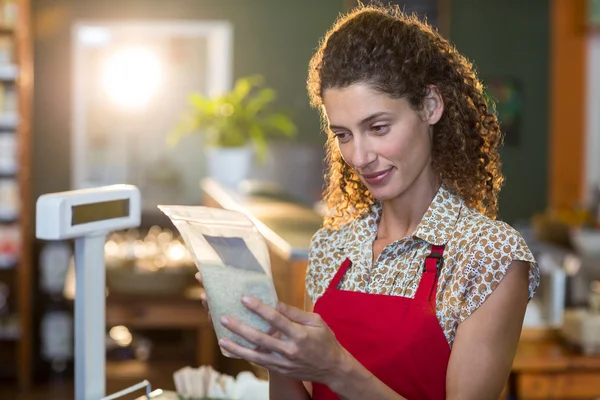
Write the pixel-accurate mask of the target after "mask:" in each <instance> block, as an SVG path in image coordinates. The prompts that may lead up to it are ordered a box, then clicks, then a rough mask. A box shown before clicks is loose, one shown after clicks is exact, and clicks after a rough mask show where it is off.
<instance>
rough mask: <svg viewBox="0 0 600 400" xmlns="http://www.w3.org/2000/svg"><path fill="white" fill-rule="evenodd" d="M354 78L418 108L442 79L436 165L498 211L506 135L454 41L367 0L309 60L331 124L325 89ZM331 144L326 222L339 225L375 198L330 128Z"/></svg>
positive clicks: (314, 93)
mask: <svg viewBox="0 0 600 400" xmlns="http://www.w3.org/2000/svg"><path fill="white" fill-rule="evenodd" d="M355 83H366V84H368V85H369V86H370V87H372V88H374V89H375V90H377V91H379V92H382V93H385V94H387V95H389V96H391V97H393V98H405V99H407V100H408V102H409V103H410V105H411V107H412V108H413V109H415V110H421V109H422V107H423V100H424V98H425V96H426V95H427V93H428V90H429V85H435V86H436V87H437V89H438V90H439V93H440V95H441V97H442V98H443V101H444V113H443V115H442V117H441V119H440V120H439V121H438V123H437V124H436V125H434V126H433V137H432V140H433V147H432V164H433V168H434V170H435V171H436V172H437V173H438V174H439V176H440V179H441V182H442V184H444V186H445V187H447V188H448V189H449V190H451V191H452V192H454V193H455V194H457V195H458V196H460V197H461V198H462V199H463V201H464V202H465V204H466V205H467V206H469V207H472V208H475V209H477V210H478V211H480V212H482V213H483V214H485V215H487V216H488V217H490V218H496V214H497V209H498V194H499V192H500V188H501V186H502V183H503V181H504V177H503V175H502V172H501V163H500V157H499V153H498V150H499V148H500V146H501V145H502V135H501V133H500V127H499V124H498V120H497V117H496V115H495V113H494V112H493V111H491V110H489V109H488V103H487V101H486V97H485V94H484V92H483V86H482V84H481V82H480V81H479V80H478V78H477V76H476V74H475V71H474V68H473V66H472V64H471V63H470V62H469V61H468V60H467V59H466V58H465V57H464V56H463V55H461V54H459V53H458V51H457V50H456V49H455V48H454V46H452V45H451V44H450V43H449V42H448V41H447V40H446V39H445V38H443V37H442V36H441V35H440V34H439V33H438V32H437V31H435V30H434V29H432V28H431V27H430V26H429V25H427V24H426V23H424V22H421V21H420V20H419V19H418V18H417V17H416V16H415V15H407V14H405V13H403V12H401V11H400V10H399V9H398V7H384V6H381V5H369V6H365V5H361V6H359V7H357V8H355V9H354V10H353V11H351V12H349V13H348V14H346V15H344V16H341V17H340V18H339V19H338V20H337V21H336V22H335V24H334V25H333V27H332V28H331V29H330V30H329V32H327V34H326V35H325V37H324V38H323V40H322V42H321V44H320V46H319V48H318V50H317V52H316V53H315V54H314V56H313V57H312V59H311V61H310V65H309V75H308V81H307V87H308V92H309V96H310V100H311V105H312V106H313V107H317V108H319V109H320V110H321V115H322V117H323V124H324V129H325V130H326V131H328V128H327V127H326V116H325V111H324V108H323V92H324V91H325V90H327V89H330V88H345V87H348V86H350V85H352V84H355ZM325 146H326V154H327V157H326V162H327V171H326V174H325V178H326V187H325V193H324V201H325V205H326V208H327V209H328V210H329V212H330V213H329V214H328V215H326V217H325V221H324V226H325V227H326V228H332V229H337V228H339V227H340V226H342V225H344V224H346V223H348V222H349V221H351V220H352V219H354V218H356V217H357V216H358V215H360V214H361V213H363V212H366V211H368V210H369V209H370V207H371V205H372V203H373V201H374V199H373V198H372V196H371V194H370V193H369V191H368V189H367V188H366V187H365V185H364V184H363V183H362V182H361V181H360V179H359V178H358V176H357V175H356V173H355V172H354V170H353V169H352V168H351V167H350V166H348V164H346V163H345V162H344V160H343V159H342V156H341V154H340V151H339V149H338V146H337V144H336V139H335V137H334V136H333V135H332V134H331V132H328V137H327V143H326V145H325Z"/></svg>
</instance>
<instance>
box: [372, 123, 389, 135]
mask: <svg viewBox="0 0 600 400" xmlns="http://www.w3.org/2000/svg"><path fill="white" fill-rule="evenodd" d="M389 130H390V126H389V125H385V124H382V125H373V126H372V127H371V131H372V132H374V133H376V134H378V135H384V134H386V133H388V132H389Z"/></svg>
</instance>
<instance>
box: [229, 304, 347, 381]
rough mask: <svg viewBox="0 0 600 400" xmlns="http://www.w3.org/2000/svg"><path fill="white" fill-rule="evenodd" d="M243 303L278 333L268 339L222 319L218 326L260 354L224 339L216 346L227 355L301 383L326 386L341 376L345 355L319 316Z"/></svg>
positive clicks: (286, 307) (231, 319) (282, 307)
mask: <svg viewBox="0 0 600 400" xmlns="http://www.w3.org/2000/svg"><path fill="white" fill-rule="evenodd" d="M242 303H243V304H244V305H245V306H246V308H248V309H249V310H250V311H252V312H254V313H255V314H257V315H259V316H260V317H262V318H263V319H265V320H266V321H268V322H269V323H270V324H271V326H272V327H273V328H275V329H277V331H278V332H279V335H269V334H266V333H263V332H260V331H258V330H256V329H254V328H252V327H250V326H248V325H246V324H244V323H242V322H240V321H237V320H235V319H233V318H230V317H223V318H222V319H221V321H220V322H221V324H223V326H225V327H226V328H227V329H229V330H230V331H232V332H234V333H236V334H238V335H240V336H241V337H243V338H244V339H246V340H247V341H249V342H250V343H253V344H255V345H256V346H258V347H259V349H260V350H252V349H248V348H245V347H242V346H240V345H238V344H236V343H233V342H231V341H229V340H226V339H221V340H220V341H219V345H220V346H222V347H223V348H224V349H225V350H227V351H228V352H230V353H232V354H234V355H236V356H238V357H241V358H243V359H245V360H247V361H250V362H252V363H254V364H257V365H260V366H262V367H264V368H267V369H268V370H271V371H274V372H277V373H279V374H281V375H285V376H288V377H290V378H294V379H297V380H302V381H311V382H320V383H324V384H329V383H330V382H332V381H333V380H334V379H336V378H337V375H339V373H340V366H342V365H344V362H345V360H346V357H348V356H349V354H348V352H347V351H346V350H345V349H344V348H343V347H342V345H340V343H339V342H338V341H337V339H336V338H335V335H334V334H333V332H332V331H331V329H329V327H328V326H327V324H326V323H325V322H324V321H323V319H322V318H321V316H320V315H318V314H314V313H307V312H304V311H302V310H300V309H298V308H295V307H292V306H289V305H286V304H283V303H279V306H278V310H276V309H274V308H272V307H269V306H267V305H266V304H264V303H262V302H260V301H259V300H257V299H255V298H244V299H242Z"/></svg>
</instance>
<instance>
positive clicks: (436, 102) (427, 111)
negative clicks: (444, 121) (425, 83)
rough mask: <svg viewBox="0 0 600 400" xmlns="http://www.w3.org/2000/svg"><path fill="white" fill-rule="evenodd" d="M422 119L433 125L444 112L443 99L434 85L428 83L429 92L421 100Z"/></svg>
mask: <svg viewBox="0 0 600 400" xmlns="http://www.w3.org/2000/svg"><path fill="white" fill-rule="evenodd" d="M423 111H424V120H425V121H426V122H427V123H429V125H435V124H436V123H437V122H438V121H439V120H440V118H442V114H443V113H444V100H443V99H442V95H441V94H440V91H439V90H438V88H437V87H436V86H435V85H429V93H427V95H426V96H425V99H424V100H423Z"/></svg>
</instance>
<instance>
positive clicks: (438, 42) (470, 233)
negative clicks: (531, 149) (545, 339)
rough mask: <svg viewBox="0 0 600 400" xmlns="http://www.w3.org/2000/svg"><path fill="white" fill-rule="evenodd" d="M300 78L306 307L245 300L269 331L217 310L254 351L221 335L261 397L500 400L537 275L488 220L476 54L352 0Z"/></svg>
mask: <svg viewBox="0 0 600 400" xmlns="http://www.w3.org/2000/svg"><path fill="white" fill-rule="evenodd" d="M308 89H309V93H310V96H311V100H312V103H313V105H314V106H316V107H318V108H320V110H321V111H322V115H323V117H324V118H323V119H324V121H325V124H326V129H327V131H328V140H327V145H326V146H327V151H328V157H327V160H328V163H329V168H328V176H327V178H328V179H327V183H328V186H327V188H326V193H325V201H326V204H327V206H328V209H329V210H331V212H330V213H328V214H327V216H326V218H325V221H324V227H323V228H322V229H321V230H319V231H318V232H317V233H316V234H315V236H314V237H313V239H312V242H311V246H310V259H309V268H308V271H307V277H306V291H307V301H306V308H305V310H304V311H302V310H299V309H296V308H294V307H291V306H288V305H285V304H281V305H280V306H279V307H278V309H277V310H275V309H272V308H270V307H268V306H266V305H264V304H262V303H260V302H259V301H258V300H256V299H243V302H244V304H245V305H246V307H248V308H249V309H250V310H252V311H253V312H255V313H256V314H258V315H260V316H262V317H263V318H264V319H266V320H268V321H269V322H270V323H271V324H272V326H273V327H275V328H276V329H277V331H278V334H276V335H267V334H263V333H261V332H258V331H256V330H254V329H252V328H250V327H248V326H245V325H243V324H241V323H240V322H238V321H236V320H234V319H232V318H224V319H223V320H221V321H220V322H221V323H222V324H223V325H225V326H226V327H227V328H228V329H230V330H231V331H233V332H235V333H237V334H239V335H241V336H242V337H244V338H245V339H246V340H248V341H250V342H252V343H254V344H256V345H257V346H259V349H260V350H250V349H247V348H243V347H241V346H239V345H237V344H235V343H232V342H230V341H227V340H222V341H221V342H220V345H221V346H222V347H223V348H224V349H226V350H227V351H228V352H230V353H233V354H234V355H237V356H239V357H241V358H244V359H246V360H248V361H250V362H253V363H255V364H258V365H261V366H263V367H265V368H267V369H268V370H269V371H270V382H271V383H270V388H271V392H270V393H271V398H272V399H290V400H293V399H309V398H311V396H312V398H313V399H319V400H323V399H336V398H341V399H371V400H376V399H390V400H391V399H402V398H408V399H444V398H448V399H461V400H468V399H476V400H481V399H494V400H495V399H498V397H499V395H500V393H501V391H502V389H503V386H504V384H505V382H506V380H507V377H508V374H509V371H510V367H511V364H512V361H513V357H514V354H515V351H516V348H517V344H518V340H519V336H520V332H521V327H522V323H523V318H524V314H525V309H526V306H527V302H528V300H529V299H531V297H532V296H533V293H534V290H535V288H536V286H537V284H538V279H539V278H538V277H539V275H538V270H537V266H536V264H535V260H534V258H533V256H532V255H531V253H530V251H529V250H528V248H527V246H526V244H525V243H524V241H523V239H522V238H521V236H520V235H519V234H518V233H517V232H516V231H515V230H513V229H512V228H510V227H509V226H508V225H507V224H505V223H502V222H498V221H496V220H495V219H494V218H495V215H496V211H497V206H498V193H499V191H500V187H501V184H502V182H503V177H502V174H501V171H500V160H499V155H498V148H499V146H500V144H501V134H500V130H499V126H498V122H497V119H496V117H495V115H494V114H493V113H492V112H490V111H488V107H487V105H486V101H485V99H484V96H483V93H482V86H481V84H480V82H479V81H478V80H477V78H476V76H475V74H474V72H473V69H472V66H471V64H470V63H469V62H468V61H467V60H466V59H465V58H464V57H463V56H461V55H460V54H458V53H457V52H456V50H455V49H454V48H453V47H452V46H451V45H450V44H449V43H448V42H447V41H446V40H445V39H444V38H442V37H441V36H440V35H439V34H437V33H436V32H434V31H432V30H431V28H430V27H429V26H427V25H425V24H423V23H421V22H419V21H418V20H417V19H416V18H414V17H410V16H406V15H404V14H402V13H400V12H399V11H397V10H392V9H385V8H379V7H372V6H367V7H365V6H362V7H360V8H358V9H356V10H354V11H353V12H351V13H350V14H348V15H346V16H344V17H342V18H340V19H339V20H338V21H337V22H336V23H335V25H334V26H333V28H332V29H331V31H330V32H329V33H328V34H327V35H326V37H325V39H324V40H323V42H322V43H321V45H320V48H319V49H318V51H317V52H316V54H315V55H314V57H313V58H312V60H311V63H310V72H309V79H308ZM313 306H314V307H313Z"/></svg>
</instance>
